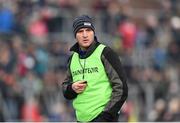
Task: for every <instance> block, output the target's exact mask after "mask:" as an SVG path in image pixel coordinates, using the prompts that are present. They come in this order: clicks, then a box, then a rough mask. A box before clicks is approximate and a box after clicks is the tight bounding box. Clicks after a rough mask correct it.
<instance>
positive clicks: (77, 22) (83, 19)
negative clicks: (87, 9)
mask: <svg viewBox="0 0 180 123" xmlns="http://www.w3.org/2000/svg"><path fill="white" fill-rule="evenodd" d="M83 27H87V28H91V29H92V30H93V31H94V30H95V28H94V25H93V22H92V19H91V18H90V17H89V16H87V15H82V16H79V17H77V18H75V19H74V21H73V33H74V37H76V33H77V31H78V30H79V29H81V28H83Z"/></svg>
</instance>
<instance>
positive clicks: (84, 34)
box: [76, 28, 94, 50]
mask: <svg viewBox="0 0 180 123" xmlns="http://www.w3.org/2000/svg"><path fill="white" fill-rule="evenodd" d="M76 40H77V42H78V44H79V46H80V47H81V49H82V50H87V49H88V47H89V46H90V45H91V44H92V42H93V41H94V32H93V30H92V29H91V28H81V29H79V30H78V31H77V33H76Z"/></svg>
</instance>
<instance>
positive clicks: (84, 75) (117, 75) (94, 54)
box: [62, 15, 128, 122]
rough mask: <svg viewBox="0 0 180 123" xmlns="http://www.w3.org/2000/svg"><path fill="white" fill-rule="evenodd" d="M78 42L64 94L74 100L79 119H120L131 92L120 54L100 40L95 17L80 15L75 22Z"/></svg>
mask: <svg viewBox="0 0 180 123" xmlns="http://www.w3.org/2000/svg"><path fill="white" fill-rule="evenodd" d="M73 32H74V36H75V38H76V40H77V43H76V44H75V45H74V46H72V48H71V49H70V50H71V51H73V54H72V56H71V57H70V59H69V63H68V70H67V76H66V79H65V80H64V82H63V84H62V87H63V94H64V97H65V98H66V99H69V100H71V99H73V107H74V109H75V111H76V117H77V121H93V122H108V121H112V122H115V121H118V116H119V112H120V109H121V107H122V105H123V103H124V102H125V100H126V98H127V95H128V88H127V84H126V78H125V75H124V73H123V68H122V66H121V62H120V60H119V58H118V55H116V54H115V52H113V51H112V50H111V49H110V48H109V47H107V46H105V45H103V44H101V43H99V42H98V41H97V38H96V36H95V28H94V25H93V23H92V19H91V18H90V17H89V16H87V15H83V16H79V17H77V18H76V19H75V20H74V22H73Z"/></svg>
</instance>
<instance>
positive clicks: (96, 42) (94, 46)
mask: <svg viewBox="0 0 180 123" xmlns="http://www.w3.org/2000/svg"><path fill="white" fill-rule="evenodd" d="M99 44H100V43H99V42H98V41H97V38H96V37H95V40H94V42H93V43H92V44H91V46H90V47H89V48H88V49H87V52H86V54H85V55H83V56H80V51H79V45H78V43H75V44H74V45H73V46H72V47H71V48H70V51H74V52H77V53H78V54H79V57H80V58H82V59H85V58H87V57H89V56H90V55H91V54H92V53H93V52H94V50H95V49H96V48H97V47H98V46H99Z"/></svg>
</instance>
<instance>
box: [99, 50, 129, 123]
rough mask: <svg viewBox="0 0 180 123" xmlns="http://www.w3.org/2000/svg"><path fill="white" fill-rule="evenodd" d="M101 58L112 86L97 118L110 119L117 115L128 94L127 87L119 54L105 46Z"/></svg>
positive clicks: (101, 119)
mask: <svg viewBox="0 0 180 123" xmlns="http://www.w3.org/2000/svg"><path fill="white" fill-rule="evenodd" d="M101 60H102V62H103V65H104V68H105V70H106V73H107V76H108V78H109V81H110V83H111V86H112V95H111V99H110V101H109V102H108V103H107V105H106V107H105V109H104V111H103V112H102V113H101V114H100V115H99V116H100V118H99V119H100V121H112V119H116V118H118V116H119V111H120V109H121V107H122V105H123V103H124V102H125V100H126V99H127V96H128V87H127V83H126V76H125V73H124V71H123V67H122V64H121V61H120V59H119V56H118V55H117V54H116V53H115V52H114V51H113V50H112V49H111V48H109V47H105V49H104V50H103V53H102V56H101Z"/></svg>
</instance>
